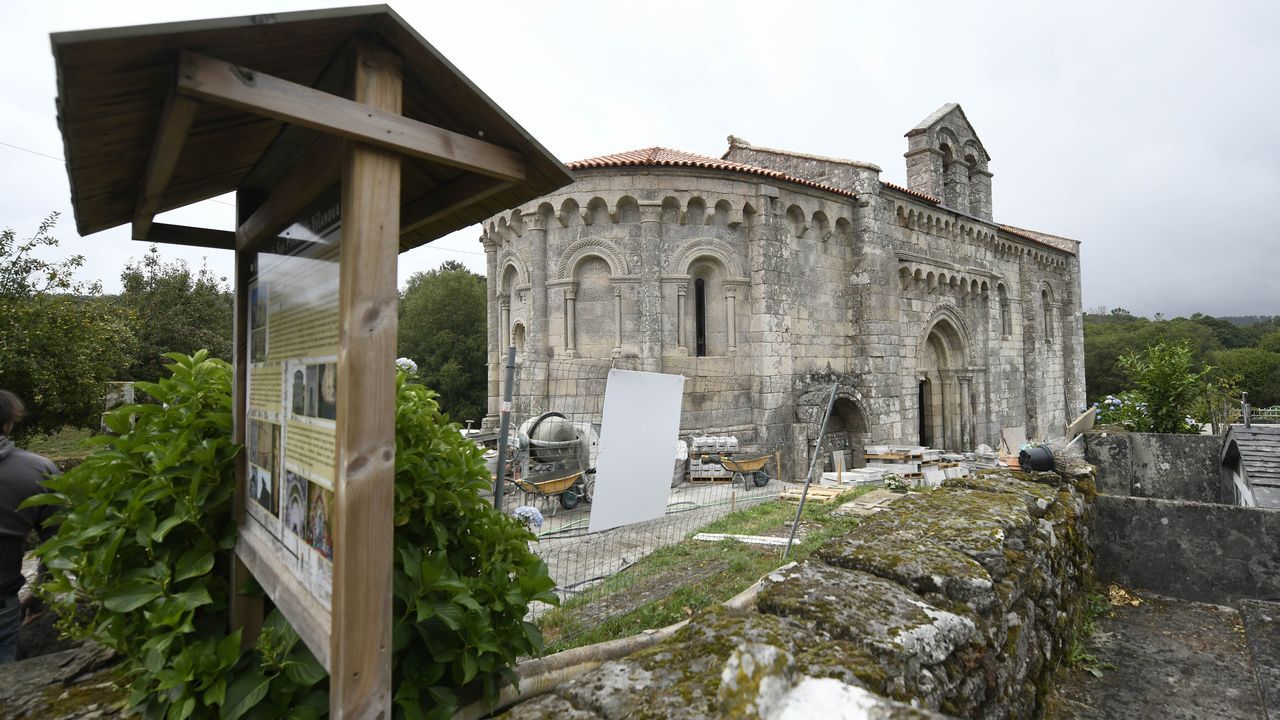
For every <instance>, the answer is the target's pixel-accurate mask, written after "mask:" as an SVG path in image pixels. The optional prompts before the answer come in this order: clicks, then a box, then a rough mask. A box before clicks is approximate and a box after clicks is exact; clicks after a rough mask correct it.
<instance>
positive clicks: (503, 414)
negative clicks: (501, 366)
mask: <svg viewBox="0 0 1280 720" xmlns="http://www.w3.org/2000/svg"><path fill="white" fill-rule="evenodd" d="M515 373H516V347H515V346H514V345H511V346H509V347H507V373H506V377H505V379H504V380H503V387H502V407H501V408H499V410H498V412H499V413H500V415H499V417H500V419H499V420H498V467H497V468H496V470H497V477H496V478H494V481H493V506H494V507H495V508H497V509H498V512H502V490H503V488H504V487H505V486H506V484H507V483H506V474H507V433H509V432H510V431H511V386H512V385H514V384H515V383H513V382H512V379H513V378H514V377H515Z"/></svg>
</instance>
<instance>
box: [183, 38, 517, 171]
mask: <svg viewBox="0 0 1280 720" xmlns="http://www.w3.org/2000/svg"><path fill="white" fill-rule="evenodd" d="M178 91H179V92H182V93H185V94H187V95H190V96H192V97H196V98H200V99H202V100H208V101H211V102H216V103H220V104H223V105H227V106H229V107H233V108H237V109H240V110H246V111H248V112H253V113H258V114H259V115H266V116H267V117H272V118H275V119H277V120H283V121H285V122H290V123H294V124H297V125H302V126H305V127H309V128H312V129H313V130H319V131H321V132H325V133H330V134H334V135H339V136H341V137H345V138H348V139H350V140H356V141H359V142H365V143H369V144H371V145H376V146H378V147H382V148H386V149H388V150H393V151H395V152H398V153H403V154H406V155H412V156H414V157H419V158H423V159H424V160H429V161H431V162H437V163H441V164H444V165H450V166H452V167H457V168H462V169H464V170H468V171H471V172H477V173H480V174H482V175H488V176H490V177H496V178H499V179H502V180H509V181H516V182H519V181H523V180H524V179H525V162H524V156H523V155H521V154H520V153H518V152H516V151H514V150H509V149H507V148H504V147H501V146H498V145H494V144H492V143H488V142H485V141H483V140H477V139H476V138H472V137H468V136H466V135H463V134H461V133H456V132H453V131H451V130H445V129H444V128H439V127H436V126H434V125H428V124H427V123H424V122H419V121H417V120H412V119H410V118H407V117H404V116H402V115H400V114H398V113H390V112H386V111H385V110H382V109H378V108H370V107H368V106H367V105H365V104H364V103H360V102H358V101H352V100H347V99H346V98H342V97H338V96H336V95H330V94H329V93H325V92H321V91H319V90H315V89H313V88H309V87H307V86H305V85H299V84H297V83H293V82H289V81H287V80H282V79H280V78H277V77H272V76H270V75H265V74H263V73H260V72H257V71H254V70H251V69H249V68H244V67H240V66H238V65H232V64H231V63H228V62H223V61H221V60H215V59H213V58H208V57H205V56H203V55H198V54H196V53H192V52H183V53H182V56H181V57H180V59H179V71H178Z"/></svg>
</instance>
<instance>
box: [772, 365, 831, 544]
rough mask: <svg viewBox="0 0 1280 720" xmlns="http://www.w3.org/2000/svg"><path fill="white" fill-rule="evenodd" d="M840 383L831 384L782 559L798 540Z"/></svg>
mask: <svg viewBox="0 0 1280 720" xmlns="http://www.w3.org/2000/svg"><path fill="white" fill-rule="evenodd" d="M839 387H840V385H839V383H836V384H834V385H832V386H831V397H830V398H829V399H828V400H827V411H826V412H825V413H823V415H822V427H821V429H819V430H818V443H817V444H816V445H814V446H813V457H812V458H811V459H810V460H809V472H808V474H807V475H805V476H804V490H803V491H802V492H801V493H800V505H799V506H798V507H797V508H796V519H795V520H793V521H791V536H790V537H788V538H787V549H786V550H783V551H782V559H783V560H786V559H787V556H789V555H790V554H791V544H792V543H794V542H795V541H796V528H798V527H800V513H802V512H804V500H805V498H807V497H808V496H809V483H810V482H812V481H813V469H814V468H815V467H817V465H818V456H819V455H820V454H821V453H822V440H823V438H825V437H826V436H827V420H828V419H830V418H831V408H833V407H835V405H836V390H837V389H839Z"/></svg>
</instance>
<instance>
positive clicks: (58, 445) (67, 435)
mask: <svg viewBox="0 0 1280 720" xmlns="http://www.w3.org/2000/svg"><path fill="white" fill-rule="evenodd" d="M94 434H95V433H94V431H93V430H90V429H88V428H78V427H71V426H70V425H67V426H65V427H63V428H62V429H61V430H59V431H57V432H55V433H50V434H48V435H33V436H31V437H29V438H27V441H26V443H24V444H23V449H25V450H29V451H31V452H33V453H37V454H39V455H44V456H45V457H47V458H49V459H50V460H52V461H54V462H58V461H59V460H83V459H85V458H86V457H88V456H89V452H90V448H86V447H83V445H84V441H85V440H87V439H89V438H91V437H93V436H94Z"/></svg>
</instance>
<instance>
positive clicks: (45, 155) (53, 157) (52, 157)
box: [0, 142, 236, 207]
mask: <svg viewBox="0 0 1280 720" xmlns="http://www.w3.org/2000/svg"><path fill="white" fill-rule="evenodd" d="M0 145H3V146H5V147H9V148H13V149H14V150H21V151H22V152H26V153H31V154H32V155H39V156H40V157H42V158H49V159H50V160H57V161H58V162H66V160H63V159H62V158H60V157H58V156H57V155H50V154H49V153H42V152H40V151H39V150H32V149H31V148H24V147H22V146H21V145H14V144H13V143H7V142H0ZM209 199H210V200H212V201H213V202H216V203H218V204H219V205H226V206H227V207H235V206H236V205H235V203H229V202H227V201H226V200H219V199H217V198H209Z"/></svg>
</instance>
